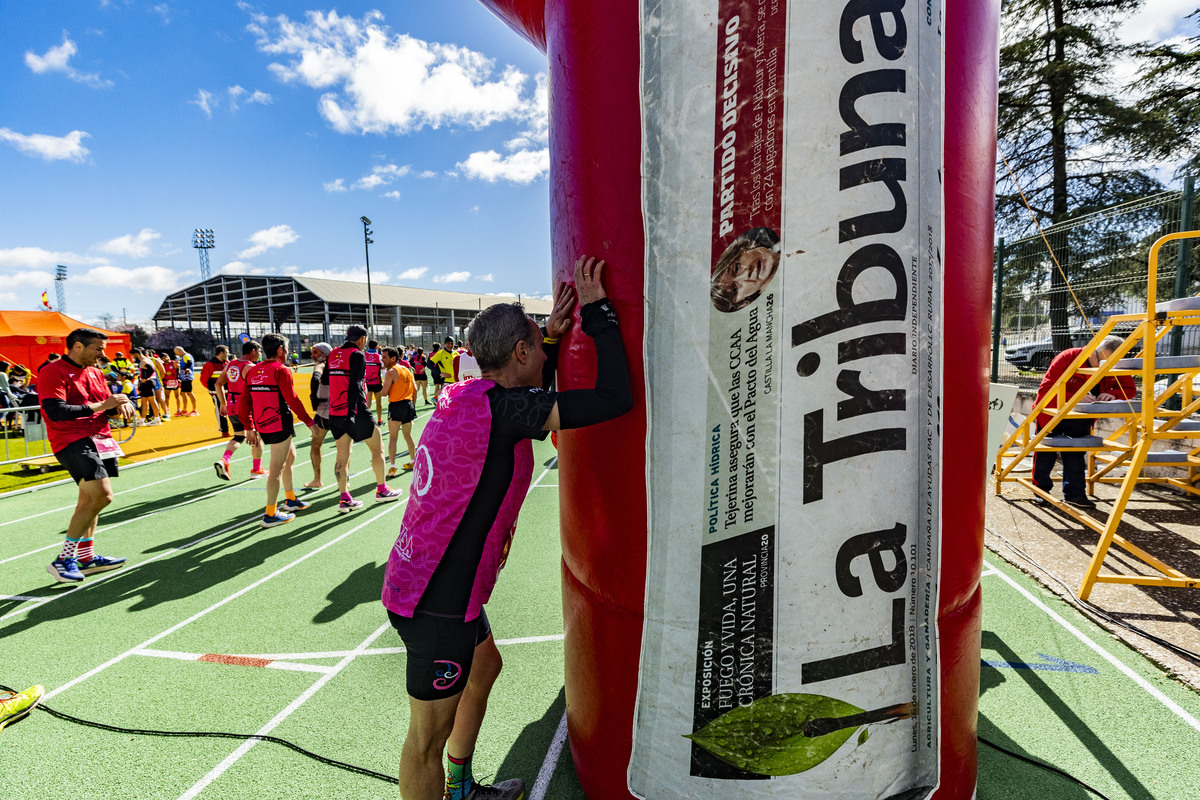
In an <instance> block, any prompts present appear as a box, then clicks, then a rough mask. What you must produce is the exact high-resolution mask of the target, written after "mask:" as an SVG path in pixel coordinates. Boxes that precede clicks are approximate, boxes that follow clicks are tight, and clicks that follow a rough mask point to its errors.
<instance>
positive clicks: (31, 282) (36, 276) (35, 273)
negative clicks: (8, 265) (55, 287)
mask: <svg viewBox="0 0 1200 800" xmlns="http://www.w3.org/2000/svg"><path fill="white" fill-rule="evenodd" d="M53 282H54V273H53V272H42V271H40V270H31V271H21V272H14V273H13V274H11V275H0V283H3V284H4V285H5V286H8V287H12V286H36V287H38V288H39V289H46V288H48V287H49V286H50V284H51V283H53Z"/></svg>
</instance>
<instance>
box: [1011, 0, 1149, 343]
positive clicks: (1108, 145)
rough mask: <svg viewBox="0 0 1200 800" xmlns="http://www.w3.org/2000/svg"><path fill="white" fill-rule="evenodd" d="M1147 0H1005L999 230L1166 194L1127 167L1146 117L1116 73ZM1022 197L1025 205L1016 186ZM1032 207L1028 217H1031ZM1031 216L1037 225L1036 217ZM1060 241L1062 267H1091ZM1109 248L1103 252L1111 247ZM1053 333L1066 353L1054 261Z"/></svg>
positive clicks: (1016, 232)
mask: <svg viewBox="0 0 1200 800" xmlns="http://www.w3.org/2000/svg"><path fill="white" fill-rule="evenodd" d="M1142 2H1143V0H1006V2H1005V3H1004V5H1003V7H1002V11H1001V14H1002V23H1001V29H1002V31H1003V33H1002V37H1003V38H1002V42H1001V49H1000V97H999V131H998V133H999V137H998V144H999V149H1000V154H1001V156H1003V157H1004V158H1007V161H1008V163H1007V166H1006V164H1005V162H1004V158H1001V159H998V164H997V185H996V190H997V191H996V218H997V219H996V221H997V227H998V229H999V231H1000V232H1001V233H1003V234H1006V235H1008V236H1010V237H1012V238H1016V237H1019V236H1022V235H1026V234H1028V233H1032V232H1033V231H1034V229H1035V227H1036V226H1035V225H1034V224H1033V220H1036V221H1037V224H1038V225H1041V226H1043V227H1045V226H1047V225H1050V224H1054V223H1061V222H1063V221H1065V220H1067V219H1068V218H1070V217H1073V216H1078V215H1080V214H1086V213H1089V212H1092V211H1096V210H1099V209H1101V208H1105V207H1108V206H1111V205H1115V204H1118V203H1121V202H1125V201H1127V200H1131V199H1134V198H1138V197H1144V196H1145V195H1147V194H1151V193H1153V192H1156V191H1160V190H1161V189H1162V185H1161V184H1160V183H1159V182H1158V181H1157V180H1156V179H1155V178H1154V177H1153V176H1152V175H1151V174H1149V173H1148V172H1146V171H1143V170H1139V169H1135V168H1131V167H1130V166H1129V164H1131V163H1132V161H1133V158H1134V154H1135V153H1137V152H1138V151H1139V150H1144V145H1143V144H1142V137H1143V136H1144V131H1143V129H1142V126H1143V123H1144V122H1145V121H1146V113H1145V112H1144V110H1143V109H1141V108H1140V107H1139V106H1138V105H1137V104H1135V103H1133V102H1129V101H1127V100H1123V99H1122V95H1123V94H1124V92H1123V91H1122V89H1123V88H1124V87H1119V86H1117V85H1115V82H1114V75H1113V68H1114V66H1115V65H1116V63H1117V62H1118V60H1119V59H1121V58H1123V57H1133V56H1134V55H1135V54H1136V51H1135V48H1133V47H1132V46H1129V45H1124V44H1122V43H1121V42H1120V41H1118V39H1117V36H1116V26H1117V24H1118V23H1119V21H1120V20H1121V19H1122V18H1123V17H1124V16H1125V15H1127V14H1128V13H1129V12H1131V11H1134V10H1136V9H1137V8H1138V7H1139V6H1141V4H1142ZM1010 167H1011V170H1012V173H1013V177H1015V180H1016V182H1017V183H1018V184H1019V185H1020V187H1021V189H1022V190H1024V198H1022V196H1021V194H1020V193H1019V192H1018V190H1017V188H1016V187H1015V186H1014V184H1013V179H1012V177H1010V175H1009V168H1010ZM1026 202H1028V206H1029V208H1028V209H1027V208H1026ZM1030 211H1032V217H1031V214H1030ZM1077 241H1078V240H1076V241H1071V239H1070V237H1068V236H1067V235H1066V233H1065V232H1064V233H1063V234H1062V235H1061V236H1051V239H1050V246H1051V247H1052V248H1053V249H1054V252H1055V256H1056V257H1057V258H1058V261H1059V262H1060V263H1061V264H1064V265H1066V264H1067V263H1069V262H1075V263H1086V262H1090V261H1093V260H1094V259H1092V258H1091V257H1089V255H1088V254H1081V253H1074V252H1072V248H1073V247H1077V246H1081V245H1082V246H1087V242H1086V240H1085V241H1083V242H1081V243H1079V244H1077ZM1112 244H1113V243H1112V242H1111V241H1109V242H1108V243H1107V246H1108V247H1111V246H1112ZM1048 261H1049V264H1048V269H1049V276H1048V283H1049V301H1050V327H1051V332H1052V334H1053V336H1054V344H1055V346H1056V347H1059V348H1065V347H1069V346H1070V335H1069V332H1068V312H1069V309H1070V307H1071V305H1072V304H1073V301H1072V300H1071V296H1070V293H1069V292H1068V291H1067V281H1068V280H1070V273H1069V272H1068V274H1067V277H1064V276H1063V274H1062V273H1060V272H1059V270H1058V269H1057V268H1056V267H1055V266H1054V264H1053V261H1051V260H1048Z"/></svg>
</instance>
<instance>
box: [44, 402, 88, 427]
mask: <svg viewBox="0 0 1200 800" xmlns="http://www.w3.org/2000/svg"><path fill="white" fill-rule="evenodd" d="M42 410H43V411H44V412H45V413H46V416H47V417H49V418H50V421H51V422H67V421H69V420H73V419H80V418H82V417H90V416H92V414H95V413H96V412H95V411H92V409H90V408H88V407H87V406H86V405H82V406H77V405H73V404H71V403H68V402H67V401H65V400H63V399H62V398H59V397H47V398H46V399H45V400H43V401H42Z"/></svg>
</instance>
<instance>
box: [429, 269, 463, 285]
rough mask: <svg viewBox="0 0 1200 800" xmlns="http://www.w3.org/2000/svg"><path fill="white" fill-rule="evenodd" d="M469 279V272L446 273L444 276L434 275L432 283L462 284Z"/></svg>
mask: <svg viewBox="0 0 1200 800" xmlns="http://www.w3.org/2000/svg"><path fill="white" fill-rule="evenodd" d="M470 277H471V273H470V272H466V271H463V272H447V273H445V274H444V275H434V276H433V282H434V283H463V282H465V281H467V280H469V279H470Z"/></svg>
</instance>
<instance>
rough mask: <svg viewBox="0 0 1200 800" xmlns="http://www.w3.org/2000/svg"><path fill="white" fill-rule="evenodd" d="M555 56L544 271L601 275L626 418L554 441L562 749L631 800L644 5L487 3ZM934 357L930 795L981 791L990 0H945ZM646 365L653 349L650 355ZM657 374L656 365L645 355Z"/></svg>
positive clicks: (639, 533)
mask: <svg viewBox="0 0 1200 800" xmlns="http://www.w3.org/2000/svg"><path fill="white" fill-rule="evenodd" d="M481 2H483V4H484V5H485V6H487V7H489V8H490V9H491V10H492V11H493V12H495V13H496V14H497V15H498V16H499V17H500V18H501V19H503V20H504V21H505V22H506V23H508V24H509V25H510V26H511V27H512V28H513V29H514V30H516V31H517V32H518V33H520V34H521V35H522V36H524V37H525V38H527V39H528V40H529V41H530V42H532V43H533V44H534V45H535V46H536V47H538V48H539V49H541V50H542V51H543V52H545V53H546V55H547V57H548V62H549V80H550V97H551V101H552V103H553V106H552V108H551V110H550V161H551V168H550V187H551V240H552V252H553V259H554V260H553V263H554V269H555V270H556V275H555V277H556V278H557V279H562V278H566V277H567V276H568V272H569V270H570V269H571V266H572V265H573V263H574V259H575V258H576V257H577V256H578V255H580V254H584V253H586V254H591V255H595V256H599V257H602V258H604V259H606V260H607V261H609V262H611V263H612V264H613V265H614V268H613V269H612V270H611V271H609V272H608V273H607V274H606V284H607V288H608V291H609V294H610V296H611V298H612V300H613V302H614V303H615V305H616V308H617V310H618V314H619V317H620V319H621V325H622V334H623V336H624V339H625V344H626V348H627V351H628V353H629V356H630V363H631V364H632V365H633V373H634V374H633V384H634V387H635V395H636V399H637V406H636V408H635V410H634V411H633V412H632V413H630V414H628V415H626V416H624V417H622V418H621V419H620V420H617V421H614V422H609V423H606V424H604V425H599V426H596V427H594V428H587V429H583V430H580V431H572V432H567V433H566V435H563V436H561V437H560V438H559V447H560V452H561V456H562V458H561V462H560V464H561V466H560V485H561V487H562V489H561V492H562V495H563V502H562V520H561V521H562V544H563V573H562V578H563V609H564V615H565V622H566V693H567V717H568V725H569V731H570V742H571V752H572V756H573V758H574V761H575V767H576V770H577V772H578V775H579V779H580V782H581V783H582V785H583V788H584V790H585V791H586V792H587V794H588V796H589V797H592V798H595V799H596V800H617V799H618V798H626V797H632V795H631V794H630V792H629V790H628V788H627V784H626V768H627V765H628V763H629V759H630V754H631V749H632V732H633V727H634V723H633V716H634V699H635V694H636V690H637V684H638V663H639V651H640V643H641V633H642V622H643V620H642V614H643V608H644V596H645V574H646V533H647V531H646V519H647V514H646V486H645V460H646V455H645V438H646V426H645V396H644V392H643V390H642V387H643V385H644V375H643V374H642V364H643V357H644V356H645V354H643V353H642V352H641V351H640V344H641V342H642V340H643V323H644V316H643V303H644V291H643V287H644V279H645V275H644V274H643V269H642V267H641V265H642V264H643V263H644V229H643V219H642V214H641V176H640V168H641V110H640V106H639V102H640V100H639V58H640V50H639V46H640V40H639V36H640V34H639V19H638V15H639V10H638V3H637V2H634V0H481ZM945 5H946V12H945V37H944V40H945V47H946V66H945V113H946V118H945V149H944V158H945V172H944V177H945V184H944V186H945V229H946V252H945V301H944V302H945V307H944V325H945V337H944V341H945V349H944V358H943V363H944V364H946V365H947V367H946V370H947V371H948V372H949V373H950V374H952V375H953V381H952V382H951V381H947V385H948V386H951V385H952V389H950V390H948V391H947V392H946V394H945V395H944V398H943V402H944V405H943V414H944V416H943V436H944V441H945V442H946V450H947V452H948V453H952V456H950V457H949V458H948V463H952V465H953V469H945V470H944V471H943V473H942V474H943V478H942V487H941V488H942V491H941V497H942V520H943V526H944V539H943V542H942V572H941V583H940V593H939V609H938V616H939V648H940V665H941V693H942V711H941V714H942V717H941V764H940V788H939V790H938V791H937V793H936V794H935V798H937V800H966V799H967V798H970V797H971V796H972V795H973V793H974V791H975V779H976V713H977V700H978V691H979V642H980V614H981V606H980V593H979V574H980V568H981V564H982V553H983V544H982V543H983V513H984V512H983V493H982V487H983V485H984V480H985V475H984V463H985V455H984V438H985V437H984V434H985V428H986V405H987V397H988V394H987V392H988V386H987V382H986V373H987V365H986V364H985V363H984V362H985V354H986V352H987V346H986V341H987V330H988V325H989V316H990V299H991V291H990V285H991V268H992V236H993V169H992V165H993V164H994V162H995V129H996V91H997V57H996V54H997V47H998V44H997V42H998V27H999V3H998V0H946V3H945ZM580 338H582V337H576V338H575V339H574V340H572V341H571V342H570V343H569V346H568V348H567V351H566V352H564V353H562V354H561V355H560V384H561V385H562V386H563V387H564V388H571V387H575V386H583V385H589V384H590V382H591V380H592V376H593V375H594V372H593V369H594V358H593V355H592V351H591V348H590V344H589V343H587V342H583V341H580ZM651 356H652V354H651ZM651 363H653V362H652V360H651Z"/></svg>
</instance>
